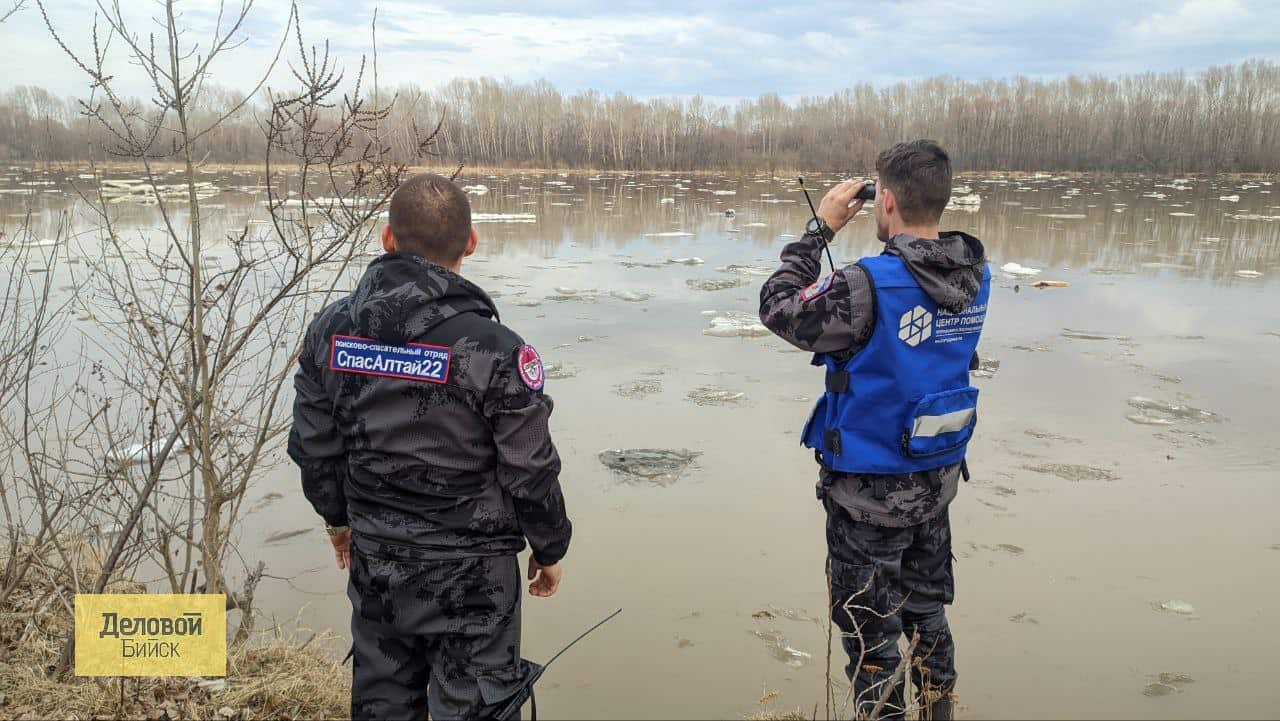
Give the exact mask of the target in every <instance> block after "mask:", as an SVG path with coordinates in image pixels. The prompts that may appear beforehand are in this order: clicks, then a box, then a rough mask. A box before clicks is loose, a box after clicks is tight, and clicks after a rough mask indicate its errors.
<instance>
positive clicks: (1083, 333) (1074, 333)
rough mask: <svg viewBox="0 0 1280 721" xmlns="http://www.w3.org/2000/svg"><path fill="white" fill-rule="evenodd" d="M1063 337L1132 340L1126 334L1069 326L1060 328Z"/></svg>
mask: <svg viewBox="0 0 1280 721" xmlns="http://www.w3.org/2000/svg"><path fill="white" fill-rule="evenodd" d="M1062 337H1063V338H1071V339H1073V340H1121V341H1127V340H1133V339H1132V338H1130V337H1129V336H1127V335H1115V334H1112V333H1098V332H1096V331H1091V330H1073V329H1071V328H1063V329H1062Z"/></svg>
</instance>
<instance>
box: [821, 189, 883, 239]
mask: <svg viewBox="0 0 1280 721" xmlns="http://www.w3.org/2000/svg"><path fill="white" fill-rule="evenodd" d="M866 191H869V194H868V192H866ZM873 198H875V183H874V182H869V181H865V180H846V181H844V182H843V183H841V184H839V185H837V186H836V187H834V188H832V189H831V190H828V191H827V194H826V195H824V196H822V202H821V203H819V204H818V217H820V218H822V222H824V223H826V224H827V225H828V226H829V227H830V228H831V230H832V232H838V231H839V230H840V229H841V228H843V227H844V226H845V225H847V224H848V223H849V221H850V220H853V216H855V215H857V214H858V211H859V210H862V205H863V203H865V202H866V201H868V200H871V199H873Z"/></svg>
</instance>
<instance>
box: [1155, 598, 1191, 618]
mask: <svg viewBox="0 0 1280 721" xmlns="http://www.w3.org/2000/svg"><path fill="white" fill-rule="evenodd" d="M1151 607H1152V608H1154V609H1155V610H1157V611H1160V612H1162V613H1173V614H1177V615H1179V616H1192V615H1195V612H1196V607H1195V606H1192V605H1191V604H1190V603H1187V602H1186V601H1179V600H1178V599H1171V600H1168V601H1156V602H1154V603H1152V604H1151Z"/></svg>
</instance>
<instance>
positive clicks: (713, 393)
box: [685, 386, 747, 406]
mask: <svg viewBox="0 0 1280 721" xmlns="http://www.w3.org/2000/svg"><path fill="white" fill-rule="evenodd" d="M746 397H747V394H746V393H743V392H741V391H732V390H729V389H728V388H721V387H719V386H698V387H697V388H692V389H690V390H689V392H688V393H686V394H685V398H688V399H689V400H691V401H693V402H694V403H697V404H698V405H700V406H723V405H728V404H733V403H737V402H738V401H741V400H745V399H746Z"/></svg>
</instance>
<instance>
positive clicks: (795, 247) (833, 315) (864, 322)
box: [760, 233, 875, 353]
mask: <svg viewBox="0 0 1280 721" xmlns="http://www.w3.org/2000/svg"><path fill="white" fill-rule="evenodd" d="M821 271H822V237H821V236H818V235H811V234H809V233H806V234H805V235H804V236H803V237H801V238H800V239H799V240H797V241H795V242H794V243H788V244H787V245H786V247H784V248H783V249H782V267H780V268H778V270H776V271H775V272H774V274H773V275H771V276H769V279H768V280H766V281H765V282H764V286H763V287H762V288H761V289H760V322H761V323H764V325H765V327H766V328H768V329H769V330H771V331H773V332H774V333H775V334H777V335H778V336H779V337H780V338H782V339H783V340H785V341H787V342H788V343H790V344H791V345H794V346H795V347H797V348H800V349H802V350H807V351H812V352H814V353H835V352H839V351H844V350H849V349H851V348H854V347H857V346H860V345H863V344H865V343H866V342H867V339H868V338H869V337H870V336H871V329H872V327H873V326H874V324H875V297H874V295H873V293H872V290H871V284H870V282H869V281H868V280H867V276H866V273H864V272H863V271H862V269H861V268H859V267H857V266H852V265H850V266H845V267H844V268H841V269H840V270H838V271H836V272H834V273H832V274H830V275H827V276H824V277H822V278H819V277H818V276H819V274H820V273H821Z"/></svg>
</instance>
